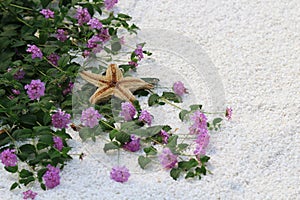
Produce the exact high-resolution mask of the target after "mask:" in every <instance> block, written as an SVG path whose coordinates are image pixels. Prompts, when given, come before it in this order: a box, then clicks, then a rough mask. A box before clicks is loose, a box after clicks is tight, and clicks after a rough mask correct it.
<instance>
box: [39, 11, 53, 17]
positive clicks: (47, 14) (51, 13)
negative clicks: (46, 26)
mask: <svg viewBox="0 0 300 200" xmlns="http://www.w3.org/2000/svg"><path fill="white" fill-rule="evenodd" d="M40 13H41V14H42V15H44V16H45V18H46V19H48V18H54V12H53V11H52V10H50V9H42V10H41V11H40Z"/></svg>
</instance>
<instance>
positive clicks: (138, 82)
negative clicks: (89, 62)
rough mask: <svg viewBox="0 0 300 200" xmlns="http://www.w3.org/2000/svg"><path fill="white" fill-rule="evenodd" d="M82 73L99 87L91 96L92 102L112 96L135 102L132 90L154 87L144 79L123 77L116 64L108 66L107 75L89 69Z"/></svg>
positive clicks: (84, 77) (98, 101)
mask: <svg viewBox="0 0 300 200" xmlns="http://www.w3.org/2000/svg"><path fill="white" fill-rule="evenodd" d="M80 75H81V77H82V78H83V79H85V80H86V81H87V82H89V83H91V84H93V85H95V86H97V87H98V89H97V90H96V92H95V93H94V94H93V95H92V96H91V97H90V102H91V103H92V104H96V103H100V102H103V101H105V100H107V99H109V98H111V96H116V97H118V98H120V99H123V100H125V101H131V102H133V101H134V100H135V97H134V95H133V94H132V92H134V91H136V90H140V89H151V88H153V86H152V85H151V84H149V83H147V82H145V81H143V80H142V79H139V78H134V77H123V74H122V72H121V70H120V69H119V67H117V65H115V64H111V65H109V66H108V68H107V70H106V75H105V76H102V75H100V74H94V73H91V72H88V71H82V72H80Z"/></svg>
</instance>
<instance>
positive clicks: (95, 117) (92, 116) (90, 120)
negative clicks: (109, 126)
mask: <svg viewBox="0 0 300 200" xmlns="http://www.w3.org/2000/svg"><path fill="white" fill-rule="evenodd" d="M100 118H102V115H101V114H99V112H98V111H97V110H95V109H94V108H93V107H90V108H87V109H85V110H84V111H82V114H81V118H80V120H81V123H82V124H83V126H88V127H90V128H94V127H95V126H97V125H98V123H99V119H100Z"/></svg>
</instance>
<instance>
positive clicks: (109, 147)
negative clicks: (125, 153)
mask: <svg viewBox="0 0 300 200" xmlns="http://www.w3.org/2000/svg"><path fill="white" fill-rule="evenodd" d="M119 148H120V147H119V145H118V144H117V143H116V142H110V143H106V144H105V145H104V148H103V151H104V152H105V153H106V152H107V151H109V150H114V149H119Z"/></svg>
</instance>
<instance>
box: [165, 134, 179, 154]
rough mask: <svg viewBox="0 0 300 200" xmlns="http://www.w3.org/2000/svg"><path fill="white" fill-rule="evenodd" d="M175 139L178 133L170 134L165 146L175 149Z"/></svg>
mask: <svg viewBox="0 0 300 200" xmlns="http://www.w3.org/2000/svg"><path fill="white" fill-rule="evenodd" d="M177 139H178V135H172V136H171V137H169V139H168V144H167V145H166V146H167V147H169V148H170V150H171V151H172V150H173V149H175V147H176V145H177Z"/></svg>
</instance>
